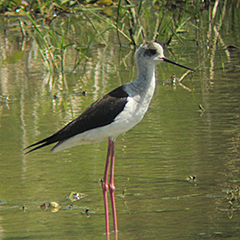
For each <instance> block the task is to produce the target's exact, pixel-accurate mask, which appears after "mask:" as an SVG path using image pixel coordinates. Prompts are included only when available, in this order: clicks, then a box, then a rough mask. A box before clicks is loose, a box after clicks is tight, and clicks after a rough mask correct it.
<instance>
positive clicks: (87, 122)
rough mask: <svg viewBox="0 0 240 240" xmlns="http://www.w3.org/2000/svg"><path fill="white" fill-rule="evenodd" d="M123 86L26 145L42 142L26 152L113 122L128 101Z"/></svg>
mask: <svg viewBox="0 0 240 240" xmlns="http://www.w3.org/2000/svg"><path fill="white" fill-rule="evenodd" d="M123 88H124V87H123V86H120V87H118V88H116V89H115V90H113V91H112V92H110V93H108V94H107V95H105V96H104V97H102V98H100V99H98V100H97V101H95V102H94V103H93V104H92V105H91V106H90V107H88V108H87V109H86V110H85V111H84V112H83V113H82V114H81V115H80V116H78V117H77V118H76V119H74V120H73V121H71V122H70V123H68V124H67V125H66V126H65V127H63V128H62V129H60V130H59V131H58V132H56V133H54V134H53V135H51V136H50V137H47V138H45V139H43V140H41V141H39V142H36V143H34V144H32V145H30V146H28V147H26V148H25V149H24V150H26V149H29V148H31V147H34V146H37V145H39V144H42V145H39V146H37V147H35V148H33V149H31V150H30V151H28V152H26V153H25V154H27V153H30V152H32V151H34V150H37V149H39V148H42V147H45V146H47V145H50V144H52V143H56V142H60V141H64V140H67V139H69V138H71V137H73V136H75V135H77V134H80V133H83V132H86V131H88V130H91V129H94V128H98V127H102V126H106V125H108V124H110V123H112V122H113V121H114V119H115V118H116V116H117V115H118V114H119V113H120V112H121V111H122V110H123V109H124V107H125V105H126V103H127V97H128V94H127V93H126V92H125V91H124V89H123Z"/></svg>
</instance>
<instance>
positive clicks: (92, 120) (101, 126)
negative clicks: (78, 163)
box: [26, 42, 193, 239]
mask: <svg viewBox="0 0 240 240" xmlns="http://www.w3.org/2000/svg"><path fill="white" fill-rule="evenodd" d="M162 61H165V62H169V63H172V64H175V65H178V66H180V67H183V68H185V69H188V70H192V69H190V68H187V67H185V66H182V65H180V64H177V63H175V62H172V61H170V60H168V59H166V58H165V56H164V51H163V48H162V46H161V45H160V44H159V43H156V42H146V43H143V44H142V45H141V46H140V47H139V49H138V50H137V52H136V62H137V69H138V76H137V79H136V80H135V81H133V82H130V83H127V84H124V85H122V86H120V87H118V88H116V89H115V90H113V91H111V92H110V93H108V94H107V95H105V96H104V97H102V98H101V99H99V100H97V101H95V102H94V103H93V104H92V105H91V106H90V107H88V108H87V109H86V110H85V111H84V112H83V113H82V114H81V115H80V116H79V117H77V118H76V119H74V120H73V121H72V122H70V123H69V124H67V125H66V126H65V127H64V128H62V129H61V130H59V131H58V132H56V133H55V134H53V135H51V136H50V137H48V138H45V139H43V140H41V141H39V142H37V143H35V144H32V145H30V146H28V147H27V148H26V149H29V148H31V147H34V148H33V149H31V150H30V151H28V152H27V153H30V152H32V151H34V150H37V149H39V148H42V147H44V146H47V145H50V144H53V143H57V144H56V145H55V146H54V147H53V148H52V151H60V150H64V149H67V148H70V147H73V146H77V145H80V144H83V143H92V142H96V141H97V142H99V141H103V140H105V139H109V145H108V154H107V162H106V168H105V174H104V179H103V181H102V189H103V196H104V206H105V219H106V236H107V239H109V233H110V230H109V219H108V204H107V201H108V200H107V190H108V188H109V190H110V195H111V202H112V209H113V220H114V231H115V239H117V232H118V227H117V216H116V207H115V198H114V189H115V185H114V143H115V139H116V138H117V136H118V135H120V134H122V133H124V132H126V131H128V130H129V129H131V128H132V127H134V126H135V125H136V124H137V123H139V122H140V121H141V120H142V118H143V116H144V115H145V113H146V112H147V110H148V107H149V104H150V102H151V99H152V97H153V94H154V91H155V86H156V77H155V67H156V65H157V64H158V63H160V62H162ZM192 71H193V70H192ZM110 162H111V169H110V182H109V184H108V172H109V171H108V170H109V163H110Z"/></svg>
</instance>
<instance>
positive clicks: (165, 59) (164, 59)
mask: <svg viewBox="0 0 240 240" xmlns="http://www.w3.org/2000/svg"><path fill="white" fill-rule="evenodd" d="M163 61H164V62H168V63H172V64H174V65H177V66H179V67H182V68H185V69H187V70H190V71H193V72H195V70H194V69H191V68H188V67H185V66H183V65H181V64H178V63H175V62H173V61H171V60H169V59H167V58H163Z"/></svg>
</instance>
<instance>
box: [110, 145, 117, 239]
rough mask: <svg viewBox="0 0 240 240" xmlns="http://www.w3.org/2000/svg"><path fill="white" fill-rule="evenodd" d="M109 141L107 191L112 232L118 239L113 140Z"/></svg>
mask: <svg viewBox="0 0 240 240" xmlns="http://www.w3.org/2000/svg"><path fill="white" fill-rule="evenodd" d="M110 141H111V153H110V155H111V169H110V182H109V191H110V197H111V203H112V212H113V225H114V234H115V240H117V239H118V224H117V211H116V203H115V194H114V190H115V184H114V161H115V157H114V144H115V143H114V141H112V140H109V142H110Z"/></svg>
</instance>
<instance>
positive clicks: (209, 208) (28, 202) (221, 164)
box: [0, 34, 240, 240]
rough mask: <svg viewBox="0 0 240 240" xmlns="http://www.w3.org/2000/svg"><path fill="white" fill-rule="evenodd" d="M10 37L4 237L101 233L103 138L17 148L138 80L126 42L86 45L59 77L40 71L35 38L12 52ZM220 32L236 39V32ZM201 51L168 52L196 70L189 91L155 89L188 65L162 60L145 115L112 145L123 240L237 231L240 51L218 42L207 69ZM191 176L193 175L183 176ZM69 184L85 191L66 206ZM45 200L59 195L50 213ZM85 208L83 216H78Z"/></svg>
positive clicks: (1, 145) (2, 115) (5, 82)
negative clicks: (81, 57)
mask: <svg viewBox="0 0 240 240" xmlns="http://www.w3.org/2000/svg"><path fill="white" fill-rule="evenodd" d="M6 38H7V39H8V41H6ZM6 38H4V37H3V36H2V37H0V44H1V46H2V49H1V54H2V55H1V56H2V57H1V67H0V77H1V79H0V84H1V85H0V94H1V99H0V100H1V101H0V133H1V134H0V162H1V167H0V179H1V181H0V201H1V202H0V239H3V240H5V239H34V240H36V239H91V240H92V239H105V235H104V233H105V225H104V224H105V223H104V209H103V200H102V190H101V185H100V183H99V180H100V179H101V178H102V177H103V172H104V166H105V157H106V150H107V142H102V143H99V144H94V145H83V146H80V147H75V148H72V149H69V150H66V151H63V152H60V153H55V154H53V153H51V152H50V147H46V148H45V149H41V150H39V151H36V152H33V153H31V154H29V155H24V154H23V151H22V150H23V148H24V147H26V146H28V145H29V144H32V143H33V142H35V141H38V140H40V139H42V138H45V137H47V136H48V135H50V134H52V133H54V132H55V131H57V130H58V129H59V128H61V127H62V126H64V125H65V124H66V123H68V122H69V121H70V120H71V119H73V118H74V117H76V116H78V115H79V114H80V113H81V112H82V111H83V110H84V109H85V108H86V107H87V106H88V105H89V104H91V103H92V102H93V101H95V100H96V99H98V98H99V97H101V96H103V95H104V94H105V93H107V92H108V91H110V90H112V89H114V88H115V87H117V86H119V85H121V84H124V83H126V82H128V81H131V80H132V79H134V78H135V77H136V68H135V63H134V60H133V58H132V53H131V50H130V48H128V47H124V48H120V47H119V45H118V44H117V43H118V42H117V37H116V36H114V38H113V43H112V44H109V45H108V46H107V47H105V48H99V47H97V46H92V47H91V49H90V54H91V59H90V60H89V61H88V62H87V63H86V64H85V66H84V68H83V69H81V70H78V71H77V72H76V73H69V72H70V71H67V70H69V69H70V68H71V66H68V67H67V70H66V73H65V75H64V76H62V75H61V74H60V73H59V74H58V73H57V74H50V73H47V72H46V71H44V70H43V67H42V64H41V56H40V55H39V54H37V49H36V45H34V42H33V41H29V42H28V43H26V45H25V50H24V51H20V49H19V46H18V45H17V44H15V38H14V37H12V36H10V35H9V36H7V37H6ZM226 39H227V40H226V41H227V42H228V43H229V44H230V43H232V42H233V41H234V43H235V44H236V45H240V43H239V40H236V38H233V35H232V36H229V35H227V34H226ZM238 39H239V38H238ZM236 41H238V42H236ZM203 49H204V46H202V48H200V47H195V45H194V43H192V44H190V45H188V46H182V45H179V46H177V47H175V49H174V51H175V55H174V56H173V55H171V54H170V52H166V55H167V57H169V58H171V59H173V58H174V60H176V61H178V62H179V63H182V64H184V65H187V66H188V67H191V68H196V69H197V70H198V71H197V72H196V73H194V75H188V76H187V77H186V78H185V79H184V80H183V82H182V83H183V84H184V85H185V86H187V87H188V88H189V89H192V90H194V91H192V92H190V91H188V90H187V89H186V88H183V87H181V86H179V85H178V86H177V87H176V88H175V87H173V86H170V85H163V84H162V83H163V82H164V81H166V80H167V79H170V78H171V76H172V74H175V75H176V76H177V77H181V76H182V74H183V73H185V70H184V69H181V68H178V67H176V66H171V65H168V64H166V63H163V64H162V65H160V66H158V68H157V76H158V77H157V78H158V84H157V88H156V92H155V96H154V98H153V100H152V103H151V106H150V109H149V111H148V113H147V114H146V116H145V118H144V119H143V121H142V122H141V123H140V124H139V125H137V126H136V127H134V128H133V129H131V130H130V131H129V132H127V133H126V134H124V135H121V136H119V137H118V139H117V141H116V175H115V183H116V205H117V213H118V223H119V239H133V240H138V239H218V238H224V239H239V234H240V227H239V221H240V211H239V208H240V205H239V202H238V199H237V197H236V199H235V201H233V203H232V204H233V205H230V203H229V202H228V199H227V191H228V190H230V189H232V188H235V187H236V186H239V181H240V180H239V179H240V175H239V174H240V173H239V171H240V161H239V144H240V140H239V138H240V135H239V123H240V116H239V98H240V81H239V78H240V72H239V68H238V66H239V57H238V56H239V51H234V52H231V56H230V57H231V61H230V62H228V61H227V56H226V53H225V51H224V49H222V48H219V49H217V50H216V52H215V56H214V68H213V69H211V66H212V65H211V61H210V59H211V56H212V55H208V54H206V52H205V51H204V50H203ZM16 52H17V53H19V54H18V55H17V56H18V57H17V58H16V57H15V58H14V61H13V60H11V58H10V57H11V56H12V55H14V56H16ZM6 56H7V57H6ZM70 58H71V54H70V56H68V57H67V59H66V62H67V61H68V60H69V59H70ZM9 59H10V60H9ZM223 63H224V68H223ZM64 79H65V81H66V82H67V84H68V86H67V87H68V89H67V87H66V84H64ZM83 91H86V92H87V94H86V96H82V95H81V92H83ZM7 95H8V98H7ZM53 95H56V97H53ZM199 104H201V105H202V106H203V108H204V109H205V111H204V112H201V111H200V109H199V107H198V105H199ZM191 175H196V182H191V181H187V178H188V177H189V176H191ZM123 190H124V197H123V195H122V193H123ZM72 191H74V192H82V193H84V194H85V195H86V196H85V198H83V199H81V200H79V201H76V202H73V203H72V202H71V201H70V200H69V199H68V198H67V197H68V196H69V194H70V192H72ZM50 201H57V202H59V204H60V209H59V211H58V212H55V213H52V212H51V211H49V210H48V211H43V210H41V209H40V205H42V204H43V203H48V202H50ZM71 204H73V207H72V208H71V209H68V206H69V205H71ZM23 206H25V207H26V210H25V211H23V210H22V207H23ZM87 208H89V211H90V213H91V214H90V217H87V216H86V214H83V213H84V212H85V210H86V209H87ZM111 222H112V221H111ZM110 227H111V229H113V226H112V225H111V226H110ZM112 238H113V236H112Z"/></svg>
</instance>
